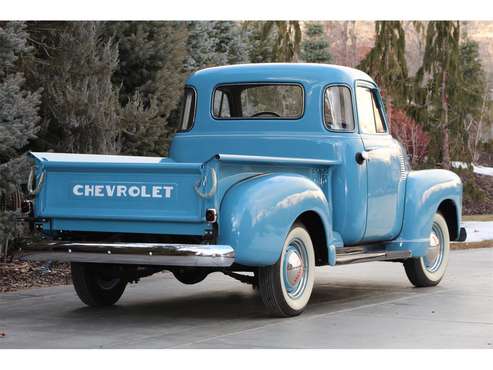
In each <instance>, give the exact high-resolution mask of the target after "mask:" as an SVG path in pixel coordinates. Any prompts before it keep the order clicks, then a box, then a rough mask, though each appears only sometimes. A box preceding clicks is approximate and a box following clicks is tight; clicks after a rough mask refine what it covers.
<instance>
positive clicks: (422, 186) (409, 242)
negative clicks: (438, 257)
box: [393, 170, 462, 256]
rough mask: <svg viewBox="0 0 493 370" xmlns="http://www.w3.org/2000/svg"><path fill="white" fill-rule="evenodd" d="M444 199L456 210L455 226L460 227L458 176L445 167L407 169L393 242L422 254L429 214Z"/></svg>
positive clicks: (460, 188) (430, 220) (429, 229)
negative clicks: (398, 229)
mask: <svg viewBox="0 0 493 370" xmlns="http://www.w3.org/2000/svg"><path fill="white" fill-rule="evenodd" d="M445 200H451V201H452V202H453V203H454V205H455V207H456V209H457V217H458V220H457V225H459V227H460V215H461V205H462V182H461V180H460V178H459V176H457V175H456V174H455V173H453V172H451V171H446V170H423V171H412V172H410V173H409V176H408V178H407V183H406V200H405V206H404V219H403V225H402V230H401V234H400V237H399V238H398V240H396V241H394V242H393V244H394V245H395V244H396V242H397V243H403V244H404V245H405V247H406V248H408V249H410V250H411V251H412V254H413V256H423V255H425V254H426V250H427V248H428V245H429V238H430V233H431V227H432V223H433V216H434V214H435V213H436V212H437V210H438V207H439V206H440V204H441V203H442V202H443V201H445ZM457 235H458V234H457Z"/></svg>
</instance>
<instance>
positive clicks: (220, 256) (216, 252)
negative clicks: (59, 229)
mask: <svg viewBox="0 0 493 370" xmlns="http://www.w3.org/2000/svg"><path fill="white" fill-rule="evenodd" d="M20 257H21V258H22V259H27V260H31V261H43V260H53V261H65V262H94V263H122V264H133V265H161V266H193V267H229V266H231V265H232V264H233V263H234V261H235V252H234V249H233V248H232V247H231V246H229V245H211V244H171V243H90V242H69V241H43V242H40V243H37V244H35V245H32V246H29V247H27V248H24V249H22V250H21V251H20Z"/></svg>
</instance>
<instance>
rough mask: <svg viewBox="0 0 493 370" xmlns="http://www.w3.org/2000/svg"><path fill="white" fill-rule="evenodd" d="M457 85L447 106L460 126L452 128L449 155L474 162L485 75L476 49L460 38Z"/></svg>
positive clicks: (485, 91)
mask: <svg viewBox="0 0 493 370" xmlns="http://www.w3.org/2000/svg"><path fill="white" fill-rule="evenodd" d="M458 79H459V81H460V82H459V84H458V90H459V91H457V93H455V94H454V95H453V98H454V99H453V100H452V101H451V102H450V105H451V106H452V107H454V108H453V110H452V112H451V117H452V120H454V121H457V122H459V123H461V124H456V125H452V126H451V128H450V133H451V135H450V136H451V143H450V146H451V152H452V153H453V154H454V155H456V156H458V157H460V158H466V157H469V158H468V159H470V160H473V161H474V160H475V159H476V158H475V156H476V149H477V146H478V144H479V137H480V134H481V128H482V126H483V123H484V122H483V121H484V118H485V117H484V116H485V113H486V108H487V101H488V96H489V94H488V88H487V83H486V73H485V71H484V70H483V66H482V64H481V58H480V55H479V45H478V43H477V42H475V41H472V40H470V39H468V38H467V37H466V38H464V40H463V42H461V45H460V51H459V78H458Z"/></svg>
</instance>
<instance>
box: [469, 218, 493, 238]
mask: <svg viewBox="0 0 493 370" xmlns="http://www.w3.org/2000/svg"><path fill="white" fill-rule="evenodd" d="M462 226H464V227H465V228H466V231H467V239H466V242H481V241H483V240H493V221H464V222H462Z"/></svg>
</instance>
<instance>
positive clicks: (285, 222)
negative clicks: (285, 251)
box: [218, 173, 332, 266]
mask: <svg viewBox="0 0 493 370" xmlns="http://www.w3.org/2000/svg"><path fill="white" fill-rule="evenodd" d="M330 209H331V208H330V206H329V203H328V201H327V198H326V197H325V195H324V193H323V191H322V190H321V189H320V187H319V186H318V185H317V184H315V183H314V182H313V181H311V180H310V179H308V178H306V177H304V176H302V175H296V174H282V173H281V174H269V175H261V176H256V177H254V178H251V179H248V180H245V181H242V182H240V183H238V184H236V185H235V186H233V187H232V188H231V189H230V190H228V192H227V193H226V195H225V197H224V198H223V201H222V203H221V208H220V214H219V225H220V226H219V237H218V240H219V243H220V244H225V245H231V246H232V247H233V248H234V250H235V255H236V257H235V262H236V263H239V264H242V265H247V266H267V265H272V264H274V263H275V262H276V261H277V260H278V259H279V256H280V254H281V250H282V247H283V244H284V240H285V238H286V236H287V234H288V232H289V230H290V228H291V226H292V224H293V223H294V222H295V220H296V219H297V218H298V216H299V215H300V214H302V213H303V212H306V211H314V212H316V213H317V214H318V215H319V216H320V218H321V220H322V223H323V224H324V227H325V233H326V234H325V235H326V236H327V240H331V239H332V230H331V225H332V223H331V219H330V217H331V214H332V213H331V212H330Z"/></svg>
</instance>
